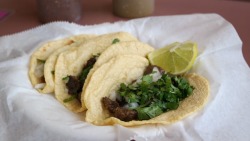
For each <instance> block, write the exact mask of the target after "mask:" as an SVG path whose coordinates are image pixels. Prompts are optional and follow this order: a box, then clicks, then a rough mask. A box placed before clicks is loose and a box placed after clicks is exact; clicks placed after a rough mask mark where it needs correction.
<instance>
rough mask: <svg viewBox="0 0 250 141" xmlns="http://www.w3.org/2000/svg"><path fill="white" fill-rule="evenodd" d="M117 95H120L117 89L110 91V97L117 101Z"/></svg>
mask: <svg viewBox="0 0 250 141" xmlns="http://www.w3.org/2000/svg"><path fill="white" fill-rule="evenodd" d="M117 95H118V94H117V93H116V92H115V91H113V92H111V93H110V95H109V98H110V99H111V100H113V101H115V100H116V97H117Z"/></svg>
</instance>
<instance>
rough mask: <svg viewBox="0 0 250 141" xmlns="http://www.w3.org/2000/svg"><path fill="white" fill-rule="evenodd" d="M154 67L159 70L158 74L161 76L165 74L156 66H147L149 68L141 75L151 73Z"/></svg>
mask: <svg viewBox="0 0 250 141" xmlns="http://www.w3.org/2000/svg"><path fill="white" fill-rule="evenodd" d="M154 67H156V68H157V69H158V70H159V72H160V73H161V74H163V73H164V72H165V71H164V70H163V69H162V68H160V67H158V66H155V65H149V66H148V67H147V68H146V70H145V71H144V74H143V75H147V74H150V73H152V72H153V69H154Z"/></svg>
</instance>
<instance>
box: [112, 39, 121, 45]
mask: <svg viewBox="0 0 250 141" xmlns="http://www.w3.org/2000/svg"><path fill="white" fill-rule="evenodd" d="M118 42H120V40H119V39H118V38H115V39H114V40H113V41H112V44H115V43H118Z"/></svg>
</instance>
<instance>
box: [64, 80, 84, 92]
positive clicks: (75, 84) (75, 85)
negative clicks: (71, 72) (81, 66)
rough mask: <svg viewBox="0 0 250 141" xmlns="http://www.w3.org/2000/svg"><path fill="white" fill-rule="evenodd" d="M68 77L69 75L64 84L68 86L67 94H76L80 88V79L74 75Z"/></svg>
mask: <svg viewBox="0 0 250 141" xmlns="http://www.w3.org/2000/svg"><path fill="white" fill-rule="evenodd" d="M68 77H69V80H68V82H67V83H66V86H67V88H68V94H70V95H74V94H77V93H78V91H79V89H81V83H80V81H79V80H78V78H77V77H75V76H68Z"/></svg>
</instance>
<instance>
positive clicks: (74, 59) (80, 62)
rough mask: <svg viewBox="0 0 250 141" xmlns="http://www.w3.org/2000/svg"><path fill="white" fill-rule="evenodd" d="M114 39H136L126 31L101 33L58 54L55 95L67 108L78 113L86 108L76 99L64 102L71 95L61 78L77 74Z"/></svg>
mask: <svg viewBox="0 0 250 141" xmlns="http://www.w3.org/2000/svg"><path fill="white" fill-rule="evenodd" d="M114 39H118V40H119V41H120V42H126V41H137V39H136V38H135V37H134V36H132V35H131V34H129V33H126V32H116V33H109V34H103V35H100V36H98V37H96V38H93V39H90V40H88V41H87V42H85V43H84V44H82V45H81V46H79V47H78V48H76V49H72V50H70V51H65V52H63V53H61V54H60V55H59V57H58V59H57V63H56V67H55V96H56V98H57V100H58V101H59V102H61V103H62V104H63V105H64V106H65V107H67V108H68V109H69V110H71V111H73V112H77V113H78V112H82V111H84V110H86V108H85V106H82V104H81V101H79V100H77V99H74V100H71V101H69V102H64V100H65V99H67V98H69V97H71V95H69V94H68V91H67V87H66V85H65V82H64V81H63V80H62V78H64V77H66V76H69V75H71V76H79V74H80V73H81V71H82V69H83V67H84V65H85V64H86V63H87V61H88V60H89V59H91V58H92V57H93V56H94V55H98V54H102V52H103V51H104V50H106V49H107V48H108V47H110V46H111V45H112V42H113V41H114ZM98 60H99V59H98ZM85 84H86V83H85Z"/></svg>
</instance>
